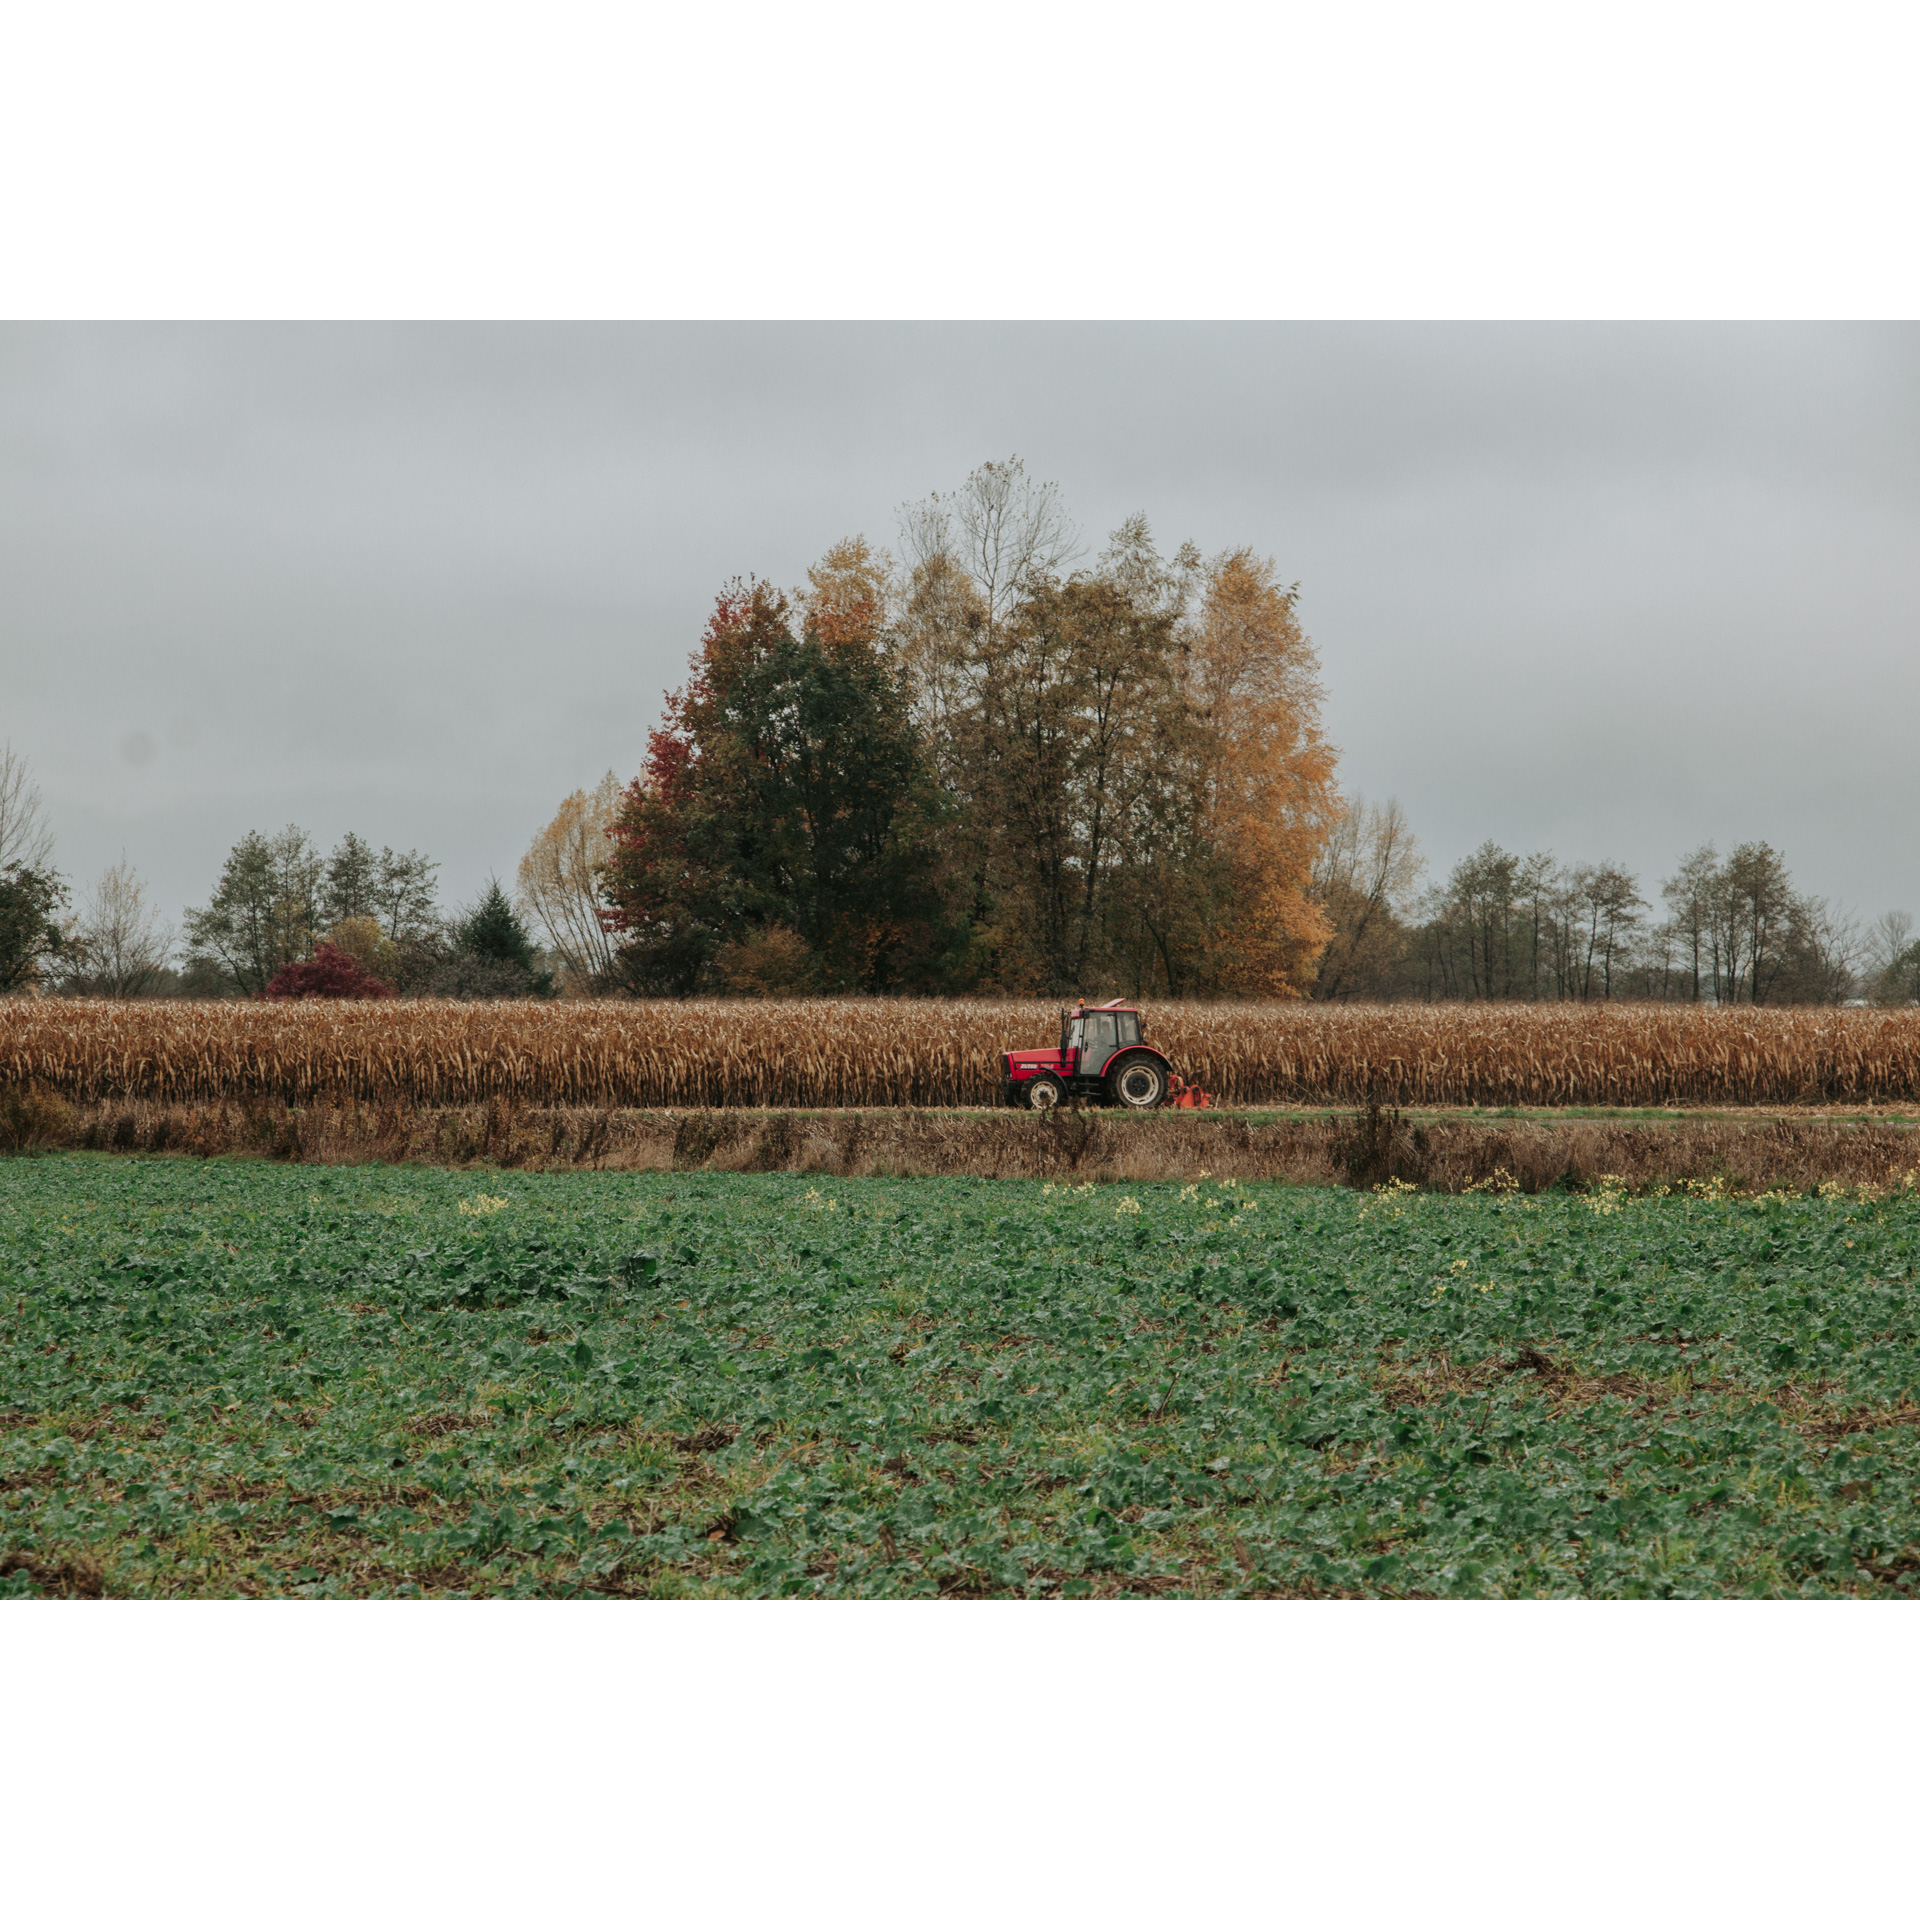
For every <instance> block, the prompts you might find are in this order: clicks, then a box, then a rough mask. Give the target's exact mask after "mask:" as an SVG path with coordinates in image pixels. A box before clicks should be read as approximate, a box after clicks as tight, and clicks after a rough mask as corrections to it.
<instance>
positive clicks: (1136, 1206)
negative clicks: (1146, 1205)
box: [1114, 1194, 1140, 1213]
mask: <svg viewBox="0 0 1920 1920" xmlns="http://www.w3.org/2000/svg"><path fill="white" fill-rule="evenodd" d="M1139 1211H1140V1202H1139V1201H1138V1200H1136V1199H1135V1198H1134V1197H1133V1195H1132V1194H1128V1195H1126V1197H1125V1198H1124V1199H1123V1200H1122V1201H1121V1202H1120V1204H1119V1205H1118V1206H1117V1207H1115V1208H1114V1212H1115V1213H1138V1212H1139Z"/></svg>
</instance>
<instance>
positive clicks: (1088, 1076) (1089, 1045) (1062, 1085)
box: [1000, 1000, 1213, 1113]
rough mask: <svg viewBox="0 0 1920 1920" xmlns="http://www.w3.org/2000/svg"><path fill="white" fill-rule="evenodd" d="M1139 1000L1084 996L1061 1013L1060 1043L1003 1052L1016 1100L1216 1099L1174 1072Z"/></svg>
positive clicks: (1145, 1103)
mask: <svg viewBox="0 0 1920 1920" xmlns="http://www.w3.org/2000/svg"><path fill="white" fill-rule="evenodd" d="M1145 1026H1146V1023H1145V1021H1144V1020H1143V1019H1142V1018H1141V1015H1140V1009H1139V1008H1138V1007H1130V1006H1128V1005H1127V1004H1126V1003H1125V1002H1124V1001H1121V1000H1109V1001H1108V1002H1107V1003H1106V1005H1105V1006H1103V1007H1090V1006H1088V1005H1087V1003H1086V1002H1085V1001H1084V1000H1083V1001H1081V1002H1080V1004H1079V1005H1078V1006H1077V1007H1076V1008H1074V1010H1073V1011H1072V1012H1071V1013H1062V1014H1061V1016H1060V1044H1059V1046H1057V1047H1034V1048H1031V1049H1029V1050H1027V1051H1026V1052H1023V1053H1004V1054H1002V1055H1001V1056H1000V1063H1001V1070H1002V1072H1003V1074H1004V1075H1005V1078H1004V1081H1003V1082H1002V1087H1001V1092H1002V1096H1003V1098H1004V1099H1005V1100H1006V1103H1007V1105H1008V1106H1010V1107H1031V1108H1032V1109H1033V1111H1034V1112H1036V1113H1046V1112H1049V1111H1051V1110H1052V1109H1053V1108H1054V1107H1057V1106H1059V1105H1060V1103H1061V1102H1062V1101H1063V1100H1066V1099H1069V1098H1079V1099H1085V1100H1098V1101H1099V1102H1100V1103H1101V1104H1102V1105H1103V1106H1109V1107H1133V1108H1135V1109H1137V1110H1146V1109H1149V1108H1153V1107H1163V1106H1171V1107H1210V1106H1212V1104H1213V1102H1212V1101H1211V1100H1209V1099H1208V1098H1207V1096H1206V1095H1205V1094H1204V1093H1203V1092H1201V1090H1200V1089H1199V1088H1198V1087H1194V1086H1189V1085H1188V1084H1187V1083H1186V1081H1184V1080H1182V1079H1181V1078H1180V1076H1179V1075H1178V1074H1177V1073H1175V1072H1174V1070H1173V1063H1172V1062H1171V1061H1170V1060H1168V1058H1167V1056H1166V1055H1165V1054H1164V1053H1162V1052H1161V1051H1160V1049H1159V1048H1158V1047H1154V1046H1149V1045H1148V1044H1147V1040H1146V1034H1145Z"/></svg>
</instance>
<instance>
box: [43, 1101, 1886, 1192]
mask: <svg viewBox="0 0 1920 1920" xmlns="http://www.w3.org/2000/svg"><path fill="white" fill-rule="evenodd" d="M40 1144H43V1145H45V1146H50V1147H62V1146H64V1147H76V1148H82V1149H89V1150H93V1151H105V1152H129V1153H177V1154H190V1155H197V1156H201V1157H206V1158H211V1157H214V1156H224V1155H236V1156H241V1157H254V1158H261V1159H275V1160H283V1161H287V1162H297V1163H300V1164H305V1165H333V1166H351V1165H365V1164H369V1163H374V1162H379V1163H384V1164H387V1165H401V1164H407V1163H414V1164H420V1165H428V1166H447V1167H463V1166H474V1167H479V1166H489V1167H519V1168H526V1169H529V1170H533V1171H552V1170H558V1169H562V1168H569V1167H582V1168H602V1169H615V1170H625V1171H642V1170H654V1171H668V1170H681V1171H711V1172H748V1173H751V1172H788V1173H807V1174H854V1175H865V1174H883V1175H906V1176H913V1175H929V1174H974V1175H984V1176H987V1177H991V1178H997V1179H1050V1180H1069V1181H1073V1182H1076V1183H1078V1182H1083V1181H1088V1180H1093V1181H1100V1182H1106V1181H1113V1180H1181V1181H1193V1180H1198V1179H1201V1178H1203V1177H1211V1178H1214V1179H1226V1178H1228V1177H1233V1178H1237V1179H1242V1180H1278V1181H1284V1182H1286V1183H1288V1184H1290V1185H1301V1186H1329V1185H1331V1186H1358V1187H1369V1188H1370V1187H1376V1186H1380V1185H1383V1184H1385V1183H1387V1182H1390V1181H1399V1182H1404V1183H1405V1184H1406V1185H1408V1186H1413V1187H1419V1188H1424V1189H1427V1190H1430V1191H1435V1192H1451V1193H1458V1192H1462V1191H1465V1190H1466V1189H1468V1188H1481V1189H1485V1188H1487V1187H1489V1186H1491V1187H1492V1188H1493V1189H1494V1190H1495V1191H1518V1192H1522V1193H1542V1192H1546V1191H1548V1190H1550V1189H1554V1188H1570V1189H1573V1190H1576V1191H1584V1190H1588V1189H1595V1188H1599V1187H1600V1186H1601V1184H1602V1183H1603V1182H1605V1183H1606V1184H1607V1185H1609V1186H1615V1187H1618V1188H1620V1189H1621V1190H1624V1191H1628V1192H1634V1193H1644V1192H1648V1191H1658V1190H1661V1189H1663V1188H1676V1187H1683V1186H1686V1185H1687V1184H1688V1183H1701V1184H1708V1183H1712V1182H1716V1181H1717V1182H1718V1183H1720V1184H1719V1189H1718V1190H1723V1191H1728V1192H1740V1191H1745V1192H1749V1193H1760V1192H1765V1191H1769V1190H1774V1189H1788V1190H1795V1191H1802V1190H1807V1189H1810V1188H1814V1187H1818V1186H1822V1185H1831V1184H1833V1183H1838V1185H1839V1186H1840V1187H1843V1188H1846V1189H1850V1190H1851V1189H1870V1190H1871V1189H1888V1188H1897V1187H1900V1186H1901V1185H1902V1184H1903V1183H1904V1182H1907V1181H1908V1180H1909V1179H1920V1132H1916V1130H1915V1129H1913V1128H1911V1127H1902V1126H1897V1125H1890V1124H1884V1123H1882V1124H1875V1123H1871V1122H1860V1123H1853V1124H1848V1125H1843V1126H1834V1125H1827V1124H1824V1123H1821V1122H1817V1121H1813V1122H1810V1121H1801V1120H1792V1119H1778V1120H1689V1121H1686V1122H1684V1123H1669V1122H1661V1121H1632V1122H1626V1123H1620V1122H1611V1121H1598V1120H1568V1121H1560V1122H1552V1121H1539V1120H1517V1121H1466V1120H1456V1121H1443V1122H1437V1123H1435V1124H1433V1125H1429V1126H1414V1125H1410V1124H1409V1123H1407V1122H1405V1121H1403V1120H1399V1119H1397V1118H1396V1117H1395V1116H1393V1115H1391V1114H1362V1115H1360V1116H1358V1117H1345V1118H1342V1117H1337V1116H1336V1117H1324V1116H1323V1117H1316V1118H1311V1119H1298V1120H1275V1121H1268V1122H1264V1123H1262V1122H1250V1121H1248V1120H1245V1119H1241V1118H1238V1117H1236V1116H1233V1115H1200V1114H1184V1113H1179V1114H1176V1113H1162V1114H1153V1115H1131V1114H1115V1113H1106V1112H1099V1111H1086V1112H1079V1113H1075V1112H1067V1111H1063V1112H1058V1113H1054V1114H1050V1115H1046V1116H1041V1115H1036V1114H1027V1113H1010V1112H1004V1111H1003V1112H997V1113H996V1112H990V1111H989V1112H975V1113H923V1112H913V1111H903V1110H900V1109H894V1110H891V1111H884V1110H882V1111H876V1110H872V1109H855V1110H852V1111H843V1112H838V1113H831V1112H829V1113H788V1112H773V1113H767V1112H752V1111H742V1110H737V1109H719V1110H713V1111H703V1112H696V1113H670V1112H667V1113H663V1112H654V1111H636V1110H631V1109H620V1110H604V1109H603V1110H599V1111H594V1110H590V1109H589V1110H582V1109H578V1108H564V1107H531V1106H526V1107H523V1106H518V1105H516V1104H514V1103H512V1102H510V1101H506V1100H493V1101H488V1102H484V1103H480V1104H477V1105H474V1106H470V1107H427V1108H418V1107H408V1106H403V1105H401V1104H400V1103H399V1102H397V1101H392V1100H389V1101H383V1102H380V1103H377V1104H376V1103H372V1102H324V1103H321V1104H319V1105H315V1106H310V1107H303V1108H298V1109H291V1108H288V1107H287V1106H286V1105H285V1104H284V1103H282V1102H277V1101H266V1100H254V1101H190V1102H167V1101H156V1100H127V1099H117V1100H105V1101H100V1102H97V1103H94V1104H91V1105H88V1106H84V1107H79V1108H62V1110H61V1118H60V1119H59V1121H58V1122H57V1124H54V1125H52V1126H50V1129H49V1131H48V1132H47V1134H46V1135H45V1137H44V1138H43V1140H42V1141H41V1143H40Z"/></svg>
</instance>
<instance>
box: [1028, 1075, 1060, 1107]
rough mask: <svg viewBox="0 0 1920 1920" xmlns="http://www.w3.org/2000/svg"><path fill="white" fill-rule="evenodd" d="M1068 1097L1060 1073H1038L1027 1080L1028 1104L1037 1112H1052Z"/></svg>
mask: <svg viewBox="0 0 1920 1920" xmlns="http://www.w3.org/2000/svg"><path fill="white" fill-rule="evenodd" d="M1066 1097H1067V1090H1066V1088H1065V1087H1064V1086H1063V1085H1062V1084H1061V1081H1060V1077H1059V1075H1058V1074H1052V1073H1042V1074H1036V1075H1035V1076H1034V1078H1033V1079H1031V1080H1029V1081H1028V1082H1027V1105H1028V1106H1029V1107H1031V1108H1032V1109H1033V1111H1034V1112H1035V1113H1051V1112H1052V1111H1053V1110H1054V1108H1055V1107H1057V1106H1058V1105H1059V1104H1060V1102H1061V1101H1062V1100H1064V1099H1065V1098H1066Z"/></svg>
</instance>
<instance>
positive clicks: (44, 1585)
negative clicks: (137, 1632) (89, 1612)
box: [0, 1553, 107, 1600]
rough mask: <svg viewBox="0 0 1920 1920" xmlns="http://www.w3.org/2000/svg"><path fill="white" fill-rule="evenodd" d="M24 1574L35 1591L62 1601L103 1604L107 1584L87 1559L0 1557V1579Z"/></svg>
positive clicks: (15, 1554) (97, 1569)
mask: <svg viewBox="0 0 1920 1920" xmlns="http://www.w3.org/2000/svg"><path fill="white" fill-rule="evenodd" d="M9 1573H24V1574H25V1575H26V1576H27V1578H28V1579H29V1580H31V1581H32V1582H33V1584H34V1586H35V1588H36V1589H37V1590H38V1591H39V1592H41V1593H43V1594H46V1595H47V1596H49V1597H50V1598H54V1599H60V1600H101V1599H104V1598H105V1597H106V1592H107V1583H106V1578H105V1576H104V1575H103V1574H102V1573H101V1571H100V1568H99V1567H98V1565H97V1564H96V1563H95V1562H93V1561H92V1560H88V1559H85V1558H80V1559H74V1560H41V1559H37V1558H36V1557H35V1556H34V1555H33V1554H30V1553H9V1554H6V1555H4V1556H0V1576H3V1575H6V1574H9Z"/></svg>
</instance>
